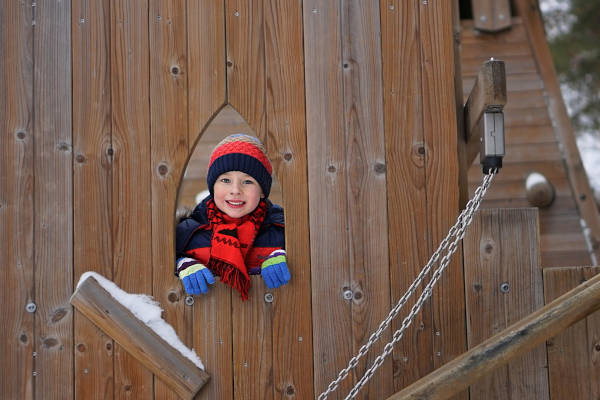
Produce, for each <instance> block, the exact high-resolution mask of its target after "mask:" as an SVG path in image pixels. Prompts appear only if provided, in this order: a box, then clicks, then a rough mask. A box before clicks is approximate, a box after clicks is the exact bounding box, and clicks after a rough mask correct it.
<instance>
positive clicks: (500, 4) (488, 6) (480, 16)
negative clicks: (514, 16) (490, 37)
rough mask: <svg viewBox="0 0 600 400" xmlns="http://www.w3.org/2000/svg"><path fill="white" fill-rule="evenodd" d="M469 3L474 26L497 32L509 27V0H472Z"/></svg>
mask: <svg viewBox="0 0 600 400" xmlns="http://www.w3.org/2000/svg"><path fill="white" fill-rule="evenodd" d="M471 4H472V5H473V22H474V25H475V28H477V29H480V30H483V31H488V32H497V31H500V30H502V29H506V28H509V27H510V1H509V0H473V1H472V2H471Z"/></svg>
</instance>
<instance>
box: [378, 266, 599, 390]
mask: <svg viewBox="0 0 600 400" xmlns="http://www.w3.org/2000/svg"><path fill="white" fill-rule="evenodd" d="M597 310H600V274H598V275H596V276H594V277H593V278H591V279H590V280H588V281H587V282H584V283H582V284H581V285H579V286H577V287H576V288H574V289H573V290H571V291H569V292H567V293H565V294H564V295H562V296H561V297H559V298H557V299H556V300H554V301H552V302H551V303H549V304H547V305H546V306H544V307H542V308H540V309H539V310H537V311H536V312H534V313H532V314H530V315H529V316H527V317H526V318H523V319H522V320H520V321H519V322H517V323H515V324H513V325H511V326H509V327H508V328H506V329H505V330H503V331H502V332H500V333H498V334H496V335H494V336H492V337H491V338H489V339H488V340H486V341H484V342H483V343H481V344H479V345H477V346H475V347H474V348H472V349H471V350H469V351H468V352H466V353H464V354H462V355H461V356H459V357H457V358H455V359H454V360H452V361H450V362H449V363H447V364H445V365H444V366H442V367H440V368H439V369H437V370H435V371H434V372H432V373H430V374H429V375H427V376H425V377H423V378H421V379H420V380H418V381H417V382H415V383H413V384H412V385H410V386H408V387H406V388H405V389H403V390H401V391H400V392H397V393H396V394H393V395H392V396H390V397H389V398H388V400H401V399H403V400H404V399H419V400H434V399H435V400H443V399H448V398H450V397H452V396H453V395H455V394H457V393H459V392H461V391H463V390H465V389H466V388H467V387H468V386H469V385H471V384H472V383H474V382H476V381H477V380H478V379H479V378H481V377H483V376H484V375H486V374H488V373H490V372H492V371H493V370H494V369H496V368H498V367H500V366H502V365H505V364H507V363H508V362H509V361H510V360H511V359H513V358H515V357H517V356H520V355H522V354H524V353H526V352H527V351H529V350H531V349H533V348H535V347H536V346H537V345H539V344H540V343H542V342H544V341H545V340H548V339H549V338H551V337H553V336H555V335H557V334H558V333H560V332H561V331H563V330H565V329H566V328H568V327H569V326H571V325H573V324H574V323H575V322H577V321H579V320H581V319H583V318H585V317H586V316H588V315H590V314H592V313H593V312H595V311H597Z"/></svg>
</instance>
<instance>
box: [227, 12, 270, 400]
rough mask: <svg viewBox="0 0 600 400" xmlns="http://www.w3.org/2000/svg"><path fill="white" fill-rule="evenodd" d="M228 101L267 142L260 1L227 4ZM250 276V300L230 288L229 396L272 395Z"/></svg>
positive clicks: (264, 310)
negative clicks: (231, 386) (230, 348)
mask: <svg viewBox="0 0 600 400" xmlns="http://www.w3.org/2000/svg"><path fill="white" fill-rule="evenodd" d="M225 25H226V38H227V41H226V51H227V54H226V56H227V62H228V64H227V65H228V68H227V90H228V100H229V103H230V104H231V106H232V107H233V108H234V109H236V110H237V111H238V112H239V113H240V115H241V116H242V117H243V118H244V119H245V120H246V122H247V123H248V125H249V126H250V128H251V129H252V130H253V131H254V134H255V135H256V136H257V137H259V138H260V139H261V140H262V141H263V142H264V143H265V144H266V146H267V148H268V146H269V140H268V138H267V136H266V128H267V125H266V99H265V95H266V93H265V90H266V78H265V69H266V67H265V36H264V35H265V32H264V1H263V0H253V1H242V0H228V1H226V3H225ZM265 290H266V286H265V284H264V282H263V281H262V278H261V277H260V276H256V277H253V279H252V289H251V291H250V295H249V300H248V301H246V302H242V300H241V298H240V296H239V294H238V293H237V292H235V291H233V292H232V299H231V310H232V311H231V315H232V341H233V376H234V380H233V395H234V397H235V398H236V399H238V398H239V399H259V398H260V399H263V398H264V399H270V398H273V395H274V394H273V391H274V386H273V357H272V352H273V308H272V303H266V302H265V300H264V293H265Z"/></svg>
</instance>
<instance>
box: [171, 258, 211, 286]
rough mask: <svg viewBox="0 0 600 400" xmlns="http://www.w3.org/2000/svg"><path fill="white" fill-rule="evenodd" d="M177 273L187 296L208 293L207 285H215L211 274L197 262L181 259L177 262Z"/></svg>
mask: <svg viewBox="0 0 600 400" xmlns="http://www.w3.org/2000/svg"><path fill="white" fill-rule="evenodd" d="M177 273H178V274H179V279H181V281H182V282H183V287H184V288H185V291H186V293H187V294H200V293H206V292H208V285H207V283H208V284H211V285H212V284H213V283H215V277H214V276H213V274H212V272H210V270H209V269H208V268H206V267H205V266H204V265H202V264H200V263H199V262H198V260H194V259H193V258H189V257H182V258H180V259H178V260H177Z"/></svg>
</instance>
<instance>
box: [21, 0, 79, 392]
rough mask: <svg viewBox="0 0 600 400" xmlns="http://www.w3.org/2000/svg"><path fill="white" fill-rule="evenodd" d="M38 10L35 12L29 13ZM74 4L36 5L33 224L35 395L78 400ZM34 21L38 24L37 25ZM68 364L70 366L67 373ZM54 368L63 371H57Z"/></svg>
mask: <svg viewBox="0 0 600 400" xmlns="http://www.w3.org/2000/svg"><path fill="white" fill-rule="evenodd" d="M31 12H33V10H31ZM70 16H71V4H70V3H69V2H55V3H40V4H38V5H37V6H36V7H35V13H34V18H35V34H34V38H35V39H34V41H33V49H34V51H33V58H34V60H35V62H34V76H33V80H34V81H33V88H34V91H33V100H34V101H33V109H34V110H35V111H34V113H33V115H32V117H33V138H34V140H33V154H34V159H33V163H34V170H33V182H32V184H33V186H34V188H35V193H34V195H33V198H34V210H35V217H34V220H33V226H34V228H33V242H32V243H31V245H32V246H34V247H35V250H34V264H35V268H34V271H35V273H34V277H33V280H34V282H36V284H35V286H34V293H33V298H32V299H31V300H32V301H35V303H36V304H37V310H36V312H35V315H36V317H35V327H34V329H35V335H36V338H35V348H34V350H35V351H36V352H37V356H36V358H35V366H34V367H35V369H36V372H37V375H36V377H35V381H36V382H35V389H34V396H35V397H42V396H43V397H48V398H65V397H67V398H68V397H71V396H72V395H73V369H72V367H71V366H72V364H73V350H72V349H73V314H72V312H71V307H70V306H69V296H70V295H71V293H72V291H73V286H72V285H73V283H72V282H73V213H72V209H73V133H72V118H71V117H72V109H71V101H72V88H71V29H70V26H71V24H70V22H71V18H70ZM32 23H34V22H33V21H32ZM65 366H69V367H68V368H65ZM56 371H62V373H60V374H57V373H56Z"/></svg>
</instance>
